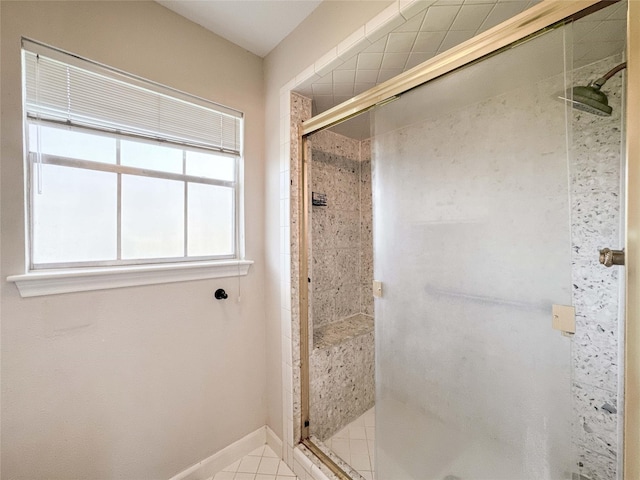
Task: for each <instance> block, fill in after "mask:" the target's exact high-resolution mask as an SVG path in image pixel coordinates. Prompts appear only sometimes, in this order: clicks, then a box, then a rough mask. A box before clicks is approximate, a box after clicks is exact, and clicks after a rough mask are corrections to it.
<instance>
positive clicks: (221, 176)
mask: <svg viewBox="0 0 640 480" xmlns="http://www.w3.org/2000/svg"><path fill="white" fill-rule="evenodd" d="M235 166H236V159H235V157H229V156H225V155H215V154H212V153H200V152H187V175H195V176H196V177H205V178H215V179H217V180H227V181H229V182H233V181H234V180H235V178H236V177H235V169H236V167H235Z"/></svg>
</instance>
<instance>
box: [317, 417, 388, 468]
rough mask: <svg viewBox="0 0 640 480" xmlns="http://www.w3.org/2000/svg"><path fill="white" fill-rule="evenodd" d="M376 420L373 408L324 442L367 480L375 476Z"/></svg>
mask: <svg viewBox="0 0 640 480" xmlns="http://www.w3.org/2000/svg"><path fill="white" fill-rule="evenodd" d="M375 418H376V417H375V407H373V408H371V409H370V410H367V411H366V412H365V413H364V414H363V415H361V416H360V417H358V418H356V419H355V420H354V421H353V422H351V423H350V424H349V425H347V426H346V427H344V428H343V429H342V430H340V431H339V432H338V433H336V434H335V435H334V436H332V437H331V438H329V439H327V440H325V442H324V443H325V445H326V446H327V447H329V448H330V449H331V451H333V452H334V453H335V454H336V455H338V456H339V457H340V458H342V459H343V460H344V461H345V462H347V463H348V464H349V465H351V466H352V467H353V468H354V469H356V470H357V471H358V473H359V474H360V475H362V476H363V477H364V478H365V479H366V480H373V478H374V474H375V457H374V452H375V440H376V433H375V432H376V429H375V425H376V422H375Z"/></svg>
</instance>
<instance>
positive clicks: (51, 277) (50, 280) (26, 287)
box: [7, 260, 253, 297]
mask: <svg viewBox="0 0 640 480" xmlns="http://www.w3.org/2000/svg"><path fill="white" fill-rule="evenodd" d="M252 264H253V261H251V260H225V261H210V262H183V263H171V264H162V265H135V266H127V267H106V268H78V269H64V270H51V271H46V272H39V271H38V272H29V273H25V274H21V275H10V276H8V277H7V281H8V282H14V283H15V284H16V287H17V288H18V290H19V292H20V296H22V297H38V296H42V295H56V294H60V293H71V292H86V291H91V290H106V289H110V288H123V287H133V286H139V285H155V284H159V283H172V282H186V281H190V280H205V279H209V278H224V277H238V276H244V275H247V274H248V272H249V267H250V266H251V265H252Z"/></svg>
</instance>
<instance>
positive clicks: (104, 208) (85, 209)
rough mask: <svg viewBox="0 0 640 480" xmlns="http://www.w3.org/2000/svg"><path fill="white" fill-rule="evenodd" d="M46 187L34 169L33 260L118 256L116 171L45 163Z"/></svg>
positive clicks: (82, 260)
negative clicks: (39, 184) (39, 188)
mask: <svg viewBox="0 0 640 480" xmlns="http://www.w3.org/2000/svg"><path fill="white" fill-rule="evenodd" d="M41 175H42V193H41V194H38V193H36V182H37V180H36V175H35V174H34V175H32V189H31V190H32V192H33V193H32V195H33V212H32V214H33V259H32V260H33V263H35V264H39V263H67V262H86V261H100V260H114V259H115V258H116V248H117V246H116V245H117V241H116V235H117V234H116V218H117V205H118V202H117V178H116V174H115V173H106V172H96V171H91V170H82V169H77V168H67V167H59V166H56V165H42V170H41Z"/></svg>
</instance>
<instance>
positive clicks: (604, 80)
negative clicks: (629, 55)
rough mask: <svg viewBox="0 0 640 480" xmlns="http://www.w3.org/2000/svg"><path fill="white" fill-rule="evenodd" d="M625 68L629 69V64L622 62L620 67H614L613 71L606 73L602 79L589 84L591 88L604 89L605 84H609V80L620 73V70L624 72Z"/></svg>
mask: <svg viewBox="0 0 640 480" xmlns="http://www.w3.org/2000/svg"><path fill="white" fill-rule="evenodd" d="M625 68H627V62H622V63H621V64H620V65H617V66H615V67H613V68H612V69H611V70H609V71H608V72H607V73H605V74H604V75H603V76H602V77H600V78H598V79H597V80H594V81H593V82H591V83H590V84H589V86H590V87H596V88H597V89H600V88H602V86H603V85H604V84H605V83H607V80H609V79H610V78H611V77H613V76H614V75H615V74H616V73H618V72H619V71H620V70H623V69H625Z"/></svg>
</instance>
